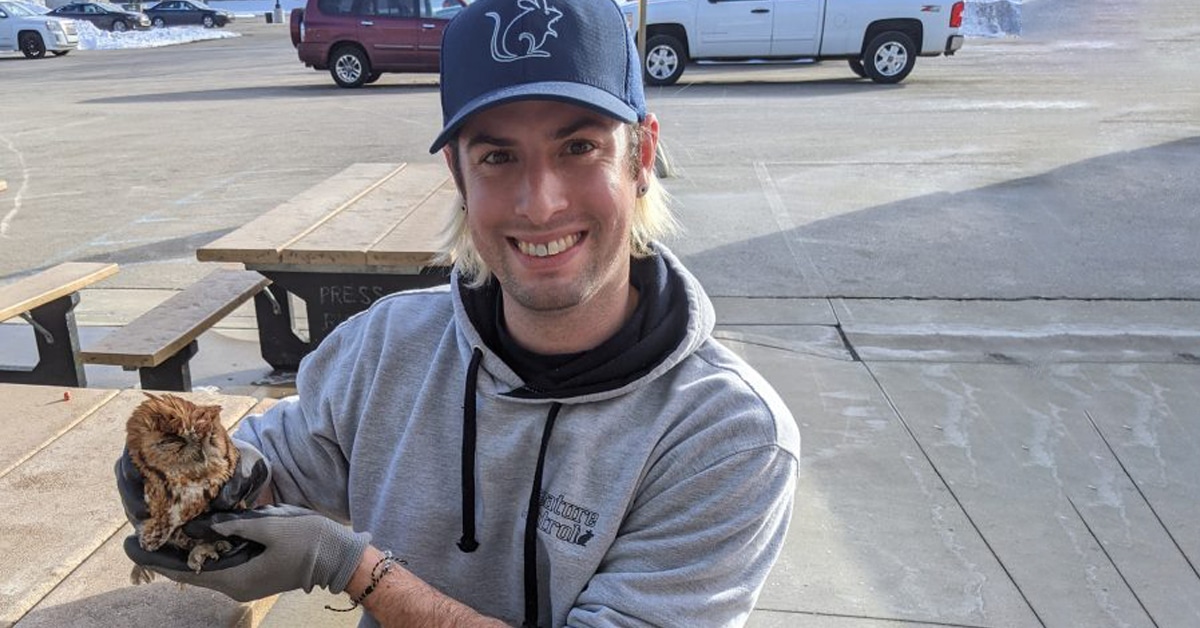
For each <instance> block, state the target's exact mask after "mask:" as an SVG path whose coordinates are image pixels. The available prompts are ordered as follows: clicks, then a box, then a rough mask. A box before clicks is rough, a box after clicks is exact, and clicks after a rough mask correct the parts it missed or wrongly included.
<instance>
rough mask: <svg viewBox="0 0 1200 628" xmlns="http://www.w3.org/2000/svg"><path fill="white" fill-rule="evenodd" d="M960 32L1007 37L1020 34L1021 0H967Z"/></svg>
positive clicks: (980, 35) (976, 35) (969, 35)
mask: <svg viewBox="0 0 1200 628" xmlns="http://www.w3.org/2000/svg"><path fill="white" fill-rule="evenodd" d="M962 33H963V35H966V36H967V37H1007V36H1014V37H1015V36H1018V35H1020V34H1021V0H996V1H982V0H968V2H967V6H966V10H965V11H963V25H962Z"/></svg>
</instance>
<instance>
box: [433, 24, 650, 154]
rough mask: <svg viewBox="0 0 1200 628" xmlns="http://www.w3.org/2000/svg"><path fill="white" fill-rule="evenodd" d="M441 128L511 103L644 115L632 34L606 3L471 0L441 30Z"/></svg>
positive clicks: (454, 127) (453, 129)
mask: <svg viewBox="0 0 1200 628" xmlns="http://www.w3.org/2000/svg"><path fill="white" fill-rule="evenodd" d="M441 63H442V67H441V80H442V132H441V133H439V134H438V136H437V139H435V140H434V141H433V145H432V146H430V147H429V152H430V153H436V152H437V151H438V150H440V149H441V148H442V147H443V146H445V145H446V143H447V142H449V141H450V139H451V138H452V137H454V135H455V134H456V133H458V129H459V127H461V126H462V125H463V123H464V122H465V121H466V119H467V118H468V117H470V116H471V114H473V113H476V112H478V111H481V110H483V109H486V108H488V107H493V106H496V105H499V104H503V103H507V102H512V101H515V100H559V101H563V102H568V103H572V104H576V105H580V106H582V107H587V108H590V109H593V110H595V111H598V112H600V113H603V114H605V115H608V116H611V117H613V118H616V119H618V120H621V121H622V122H637V121H641V120H644V119H645V118H646V97H645V94H644V93H643V91H642V72H641V65H640V64H639V63H638V53H637V46H635V45H634V43H633V35H632V34H631V33H630V32H629V29H628V28H627V27H626V26H625V18H624V16H622V15H621V10H620V9H619V8H617V4H616V3H615V2H613V0H477V1H476V2H473V3H471V4H470V5H468V6H467V7H466V8H465V9H463V10H462V12H461V13H459V14H458V15H457V16H456V17H455V18H454V19H453V20H451V21H450V23H449V24H448V25H447V26H446V30H445V32H444V33H443V35H442V59H441Z"/></svg>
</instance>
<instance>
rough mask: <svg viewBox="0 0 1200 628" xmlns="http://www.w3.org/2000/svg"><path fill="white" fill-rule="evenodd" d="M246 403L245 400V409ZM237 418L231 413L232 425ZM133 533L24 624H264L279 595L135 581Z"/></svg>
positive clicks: (119, 536) (96, 557)
mask: <svg viewBox="0 0 1200 628" xmlns="http://www.w3.org/2000/svg"><path fill="white" fill-rule="evenodd" d="M103 392H106V393H110V394H111V395H115V394H116V393H117V391H103ZM172 394H178V393H172ZM250 401H253V400H252V399H251V400H250ZM275 402H276V400H274V399H269V398H268V399H263V400H261V401H259V402H258V403H256V404H255V405H254V406H253V407H251V408H250V409H249V410H247V411H246V412H245V415H244V416H243V417H241V418H244V417H245V416H250V415H254V414H258V413H261V412H263V411H265V410H266V409H267V408H269V407H271V406H272V405H274V404H275ZM242 405H244V403H239V408H240V407H241V406H242ZM233 418H234V417H233V416H232V415H230V416H229V417H228V419H229V422H230V423H232V422H233ZM241 418H239V419H238V422H240V420H241ZM130 534H133V528H132V527H131V526H130V525H129V524H125V525H123V526H121V527H120V528H119V529H118V530H117V532H116V533H115V534H113V535H112V536H111V537H109V539H108V540H107V541H105V542H104V544H103V545H101V546H100V548H99V549H98V550H97V551H96V552H94V553H93V554H92V555H91V556H89V557H88V559H87V560H85V561H84V562H83V564H81V565H80V566H79V567H78V568H77V569H75V570H74V571H72V572H71V574H70V575H69V576H67V577H66V578H65V579H63V581H62V582H60V583H58V585H57V586H55V587H54V590H53V591H51V592H50V594H49V595H47V596H46V597H44V598H42V600H41V601H40V602H38V603H37V605H36V606H34V607H33V608H32V609H30V611H29V612H28V613H26V614H25V616H24V617H22V618H21V623H20V626H21V628H41V627H43V626H44V627H46V628H58V627H59V626H80V627H83V628H90V627H95V628H101V627H107V626H115V625H122V626H172V627H179V628H202V627H209V626H229V627H233V626H237V627H239V628H242V627H248V626H257V625H259V624H260V623H261V622H262V620H263V618H264V617H265V616H266V614H267V612H268V611H269V610H270V609H271V608H272V607H273V605H274V603H275V601H276V600H277V599H278V596H271V597H267V598H264V599H261V600H256V601H254V602H249V603H245V604H243V603H239V602H237V601H235V600H232V599H230V598H228V597H225V596H224V595H222V594H220V593H217V592H215V591H210V590H208V589H205V588H202V587H179V586H176V585H175V584H174V583H172V582H170V581H169V580H167V579H166V578H156V579H155V580H154V582H153V583H151V584H148V585H139V586H134V585H131V584H130V583H129V571H130V569H131V568H132V567H133V563H131V562H130V561H129V558H128V557H126V556H125V551H124V550H123V549H122V547H121V546H122V544H123V543H124V540H125V537H127V536H129V535H130Z"/></svg>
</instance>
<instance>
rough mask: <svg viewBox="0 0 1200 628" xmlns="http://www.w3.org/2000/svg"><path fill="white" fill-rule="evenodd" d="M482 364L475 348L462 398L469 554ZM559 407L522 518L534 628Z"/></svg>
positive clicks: (550, 418) (462, 541) (463, 542)
mask: <svg viewBox="0 0 1200 628" xmlns="http://www.w3.org/2000/svg"><path fill="white" fill-rule="evenodd" d="M482 361H483V350H481V349H479V348H478V347H476V348H475V350H474V351H473V352H472V354H471V363H470V365H469V366H468V367H467V381H466V386H465V389H466V390H465V392H464V397H463V441H462V528H463V529H462V537H460V538H459V540H458V549H460V550H462V551H463V552H466V553H470V552H474V551H475V550H476V549H479V541H478V540H476V538H475V440H476V438H475V436H476V424H475V411H476V408H475V390H476V380H477V379H478V378H479V365H480V363H481V362H482ZM561 409H562V404H561V403H558V402H555V403H553V404H551V406H550V413H549V414H548V415H547V416H546V426H545V427H544V428H542V444H541V446H540V447H539V449H538V459H537V469H536V470H534V472H533V487H532V488H531V489H530V491H529V508H528V510H527V511H526V515H525V554H524V557H525V622H524V623H523V624H522V626H526V627H529V628H534V627H536V626H537V625H538V575H537V530H538V519H540V518H541V504H542V500H541V497H542V470H543V468H544V467H545V465H546V449H547V448H548V447H549V445H550V434H551V432H553V430H554V420H555V419H557V418H558V412H559V410H561Z"/></svg>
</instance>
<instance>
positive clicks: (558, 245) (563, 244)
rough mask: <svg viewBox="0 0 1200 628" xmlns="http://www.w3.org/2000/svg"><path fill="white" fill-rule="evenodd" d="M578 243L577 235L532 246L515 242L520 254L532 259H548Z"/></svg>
mask: <svg viewBox="0 0 1200 628" xmlns="http://www.w3.org/2000/svg"><path fill="white" fill-rule="evenodd" d="M578 241H579V234H571V235H569V236H563V237H561V238H559V239H557V240H554V241H552V242H547V243H545V244H532V243H530V242H522V241H520V240H517V248H518V249H520V251H521V252H522V253H524V254H526V255H531V256H533V257H549V256H551V255H558V254H559V253H562V252H563V251H565V250H567V249H569V248H571V247H572V246H575V243H576V242H578Z"/></svg>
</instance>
